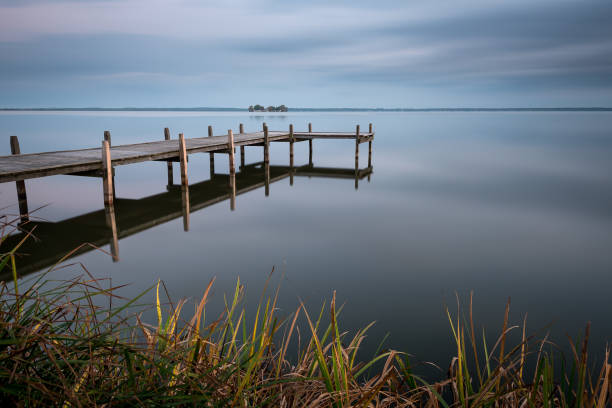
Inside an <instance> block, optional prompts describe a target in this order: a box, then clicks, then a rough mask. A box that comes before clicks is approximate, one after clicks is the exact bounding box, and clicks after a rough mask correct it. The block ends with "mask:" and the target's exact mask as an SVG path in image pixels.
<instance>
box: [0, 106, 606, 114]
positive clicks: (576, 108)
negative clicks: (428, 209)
mask: <svg viewBox="0 0 612 408" xmlns="http://www.w3.org/2000/svg"><path fill="white" fill-rule="evenodd" d="M0 111H4V112H11V111H12V112H15V111H17V112H19V111H22V112H23V111H68V112H69V111H75V112H79V111H81V112H83V111H100V112H104V111H107V112H113V111H127V112H129V111H140V112H147V111H150V112H155V111H183V112H202V111H208V112H224V111H225V112H249V110H248V108H236V107H206V106H194V107H163V108H160V107H114V108H113V107H81V108H79V107H29V108H0ZM291 111H294V112H312V111H328V112H329V111H355V112H359V111H362V112H385V111H388V112H426V111H464V112H465V111H612V107H602V106H584V107H579V106H561V107H503V108H492V107H474V108H469V107H446V108H444V107H430V108H354V107H341V108H311V107H301V108H288V112H291ZM250 113H287V112H274V111H270V112H268V111H256V112H250Z"/></svg>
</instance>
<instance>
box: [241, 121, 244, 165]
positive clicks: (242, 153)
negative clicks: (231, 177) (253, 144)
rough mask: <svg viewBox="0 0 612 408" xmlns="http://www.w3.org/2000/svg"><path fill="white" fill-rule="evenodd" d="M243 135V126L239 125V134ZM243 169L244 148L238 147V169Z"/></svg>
mask: <svg viewBox="0 0 612 408" xmlns="http://www.w3.org/2000/svg"><path fill="white" fill-rule="evenodd" d="M243 133H244V125H243V124H242V123H241V124H240V134H243ZM243 167H244V146H240V168H241V169H242V168H243Z"/></svg>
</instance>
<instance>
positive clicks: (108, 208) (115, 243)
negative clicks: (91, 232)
mask: <svg viewBox="0 0 612 408" xmlns="http://www.w3.org/2000/svg"><path fill="white" fill-rule="evenodd" d="M104 213H105V215H106V226H107V227H108V228H110V230H111V236H110V252H111V256H112V258H113V262H119V236H118V234H117V220H116V217H115V206H114V205H113V204H110V205H109V204H105V205H104Z"/></svg>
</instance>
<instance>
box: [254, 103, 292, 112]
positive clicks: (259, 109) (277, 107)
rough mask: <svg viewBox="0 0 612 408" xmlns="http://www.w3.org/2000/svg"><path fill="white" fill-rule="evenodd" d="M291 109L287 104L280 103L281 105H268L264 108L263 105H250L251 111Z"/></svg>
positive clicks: (283, 110)
mask: <svg viewBox="0 0 612 408" xmlns="http://www.w3.org/2000/svg"><path fill="white" fill-rule="evenodd" d="M288 110H289V109H288V108H287V107H286V106H285V105H280V106H272V105H270V106H268V107H267V108H264V107H263V106H262V105H259V104H257V105H255V106H253V105H250V106H249V112H287V111H288Z"/></svg>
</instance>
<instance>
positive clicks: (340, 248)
mask: <svg viewBox="0 0 612 408" xmlns="http://www.w3.org/2000/svg"><path fill="white" fill-rule="evenodd" d="M264 121H265V122H266V123H267V124H268V126H269V128H270V130H285V129H288V127H289V124H290V123H293V124H294V126H295V128H296V131H300V130H302V131H303V130H306V128H307V123H308V122H312V124H313V128H314V129H313V130H314V131H319V130H321V131H353V130H354V128H355V125H356V124H360V125H361V129H363V130H365V129H367V125H368V123H370V122H371V123H373V125H374V128H375V131H376V137H375V140H374V144H373V172H372V174H371V177H370V179H369V180H368V179H367V178H364V179H362V180H360V181H359V186H358V187H359V188H358V189H355V183H354V180H353V179H351V178H336V177H295V180H294V183H293V185H290V181H289V178H283V179H281V180H278V181H276V182H273V183H272V184H271V185H270V194H269V196H268V197H266V195H265V193H264V189H263V188H257V189H254V190H252V191H249V192H246V193H244V194H241V195H239V196H238V197H237V198H236V209H235V211H231V210H230V204H229V202H228V201H227V200H223V201H220V202H218V203H216V204H213V205H210V206H207V207H205V208H202V209H200V210H198V211H194V212H192V213H191V215H190V223H189V231H187V232H185V231H184V228H183V219H182V217H180V216H179V217H176V218H173V219H169V220H165V219H162V220H160V221H159V223H158V224H157V225H154V226H149V227H147V228H146V229H144V230H141V231H135V232H134V233H132V234H131V235H129V236H126V237H124V238H122V239H121V240H120V241H119V261H118V262H113V261H112V259H111V257H110V256H109V255H108V254H105V253H103V252H101V251H90V252H87V253H84V254H81V255H79V256H77V257H75V258H73V259H72V260H71V261H70V262H73V261H74V262H80V263H82V264H83V265H85V266H86V267H87V270H88V271H89V272H91V273H92V274H93V275H94V276H97V277H101V278H112V282H113V284H129V286H127V287H126V288H124V289H122V291H121V293H122V294H124V295H125V296H134V295H135V294H137V293H139V292H140V291H142V290H144V289H146V288H148V287H150V286H151V285H153V284H154V283H155V282H156V280H157V279H158V278H159V279H162V280H163V281H164V282H165V284H166V286H167V288H168V291H169V293H170V294H171V296H172V297H173V299H174V300H176V299H178V298H183V297H187V298H192V299H197V298H199V297H200V296H201V295H202V293H203V291H204V289H205V287H206V285H207V283H208V282H209V280H210V279H211V278H212V277H216V283H215V286H214V288H215V290H214V299H215V301H214V302H213V304H212V305H211V308H212V309H213V310H218V309H219V307H220V305H221V302H222V295H223V294H224V293H230V292H232V291H233V287H234V286H235V284H236V280H237V278H238V277H239V278H240V280H241V282H242V283H244V284H245V285H246V287H247V305H255V304H256V303H257V302H258V300H259V296H260V294H261V292H262V290H263V288H264V285H265V281H266V279H267V277H268V275H269V274H270V272H271V270H272V268H273V267H274V268H275V273H274V275H273V278H272V282H273V286H274V285H277V284H280V285H281V296H280V302H279V305H280V308H281V311H280V313H281V315H282V314H285V315H286V314H288V313H290V312H292V311H293V310H294V309H295V308H296V307H297V305H298V304H299V302H300V300H301V301H304V303H305V304H306V305H308V307H309V310H310V312H311V314H317V313H318V308H319V307H320V305H321V304H322V303H323V301H324V300H327V301H329V300H330V298H331V296H332V293H333V291H334V290H335V291H337V297H338V301H339V302H340V303H344V304H345V306H344V309H343V311H342V314H341V319H340V321H341V324H342V325H343V326H344V328H345V329H347V330H351V331H352V332H354V331H355V330H356V329H357V328H360V327H363V326H365V325H366V324H368V323H370V322H372V321H376V324H375V326H374V328H373V329H371V331H370V336H369V338H368V340H367V342H366V343H367V344H366V346H365V347H366V349H365V350H372V351H373V350H374V349H375V348H376V346H378V342H379V341H380V340H381V339H382V338H383V337H384V335H385V334H386V333H387V332H390V337H389V338H388V340H387V343H386V345H387V346H388V347H393V348H396V349H400V350H404V351H408V352H410V353H411V354H413V355H414V356H416V359H418V360H430V361H435V362H438V363H440V364H441V366H443V368H446V367H447V366H448V363H449V357H450V356H452V355H453V353H454V349H453V347H454V346H453V341H452V336H451V331H450V327H449V323H448V319H447V317H446V312H445V306H447V305H448V306H449V307H450V308H451V310H453V311H454V310H455V309H456V295H457V296H459V298H460V299H462V300H463V301H465V300H466V299H467V298H469V293H470V291H472V290H473V291H474V312H475V318H476V321H477V324H478V327H480V326H481V325H484V326H485V327H487V329H488V330H489V331H490V333H491V334H490V335H489V336H490V338H491V339H492V338H493V336H494V333H498V332H499V330H500V328H501V325H502V323H503V313H504V308H505V304H506V301H507V299H508V298H511V314H510V320H511V322H512V323H513V324H519V323H520V322H521V321H522V319H523V318H524V316H525V314H526V313H528V317H527V328H528V332H532V333H538V334H543V333H545V332H546V331H547V330H550V331H551V333H552V338H553V339H554V340H556V341H558V342H559V344H561V345H563V346H564V345H566V344H567V340H566V338H565V334H566V333H567V334H569V335H571V336H572V337H577V336H578V335H579V334H580V333H581V331H582V330H583V329H584V326H585V324H586V322H587V321H591V322H592V338H593V341H592V346H593V349H592V350H593V352H594V353H598V354H601V353H603V347H604V345H605V342H606V340H612V319H610V312H611V311H612V300H611V297H610V288H611V287H612V160H611V158H612V113H610V112H350V113H316V112H295V113H292V112H289V113H282V114H280V113H279V114H252V113H247V112H244V113H242V112H219V113H217V112H12V113H11V112H4V113H0V133H1V134H2V135H3V136H2V143H1V145H0V154H1V155H7V154H10V149H9V136H10V135H18V136H19V141H20V144H21V152H22V153H33V152H41V151H49V150H62V149H75V148H86V147H98V146H99V145H100V141H101V140H102V138H103V131H104V130H109V131H111V134H112V142H113V145H119V144H127V143H137V142H145V141H152V140H161V139H163V137H164V134H163V128H164V127H169V128H170V131H171V134H172V137H173V138H176V137H177V135H178V133H179V132H183V133H184V134H185V137H201V136H206V134H207V126H208V125H212V126H213V128H214V129H215V132H214V133H215V134H217V135H219V134H225V133H226V132H227V129H230V128H231V129H234V131H237V129H238V124H239V123H244V125H245V130H246V131H247V132H249V131H255V130H260V129H261V126H262V123H263V122H264ZM262 157H263V153H262V148H261V147H246V161H247V163H254V162H259V161H261V160H262ZM237 160H238V161H239V156H237ZM270 160H271V164H272V166H287V165H288V162H289V153H288V144H287V143H273V144H272V147H271V153H270ZM313 161H314V165H315V167H323V168H329V167H333V168H346V169H352V168H353V167H354V142H353V141H347V140H344V141H343V140H330V141H321V140H315V141H314V158H313ZM295 162H296V165H302V164H307V163H308V143H297V144H296V145H295ZM366 165H367V144H362V145H361V162H360V167H362V168H363V167H366ZM227 169H228V163H227V156H225V155H222V154H218V155H216V171H217V172H219V173H227ZM209 176H210V174H209V156H208V154H196V155H192V156H190V160H189V181H190V183H191V184H197V183H199V182H202V181H205V180H208V179H209ZM174 181H175V183H180V175H179V170H178V163H175V164H174ZM115 183H116V195H117V197H118V202H119V204H118V206H117V211H118V214H117V217H118V220H119V223H118V228H119V230H121V228H122V225H121V214H120V211H121V205H120V203H121V201H122V200H123V201H124V202H126V203H129V201H128V199H130V200H140V199H143V198H146V197H150V196H156V195H159V198H154V199H151V200H148V201H146V202H147V203H148V204H147V205H148V206H149V207H150V208H149V209H148V210H147V209H145V208H143V210H142V211H143V213H144V212H147V211H150V210H154V209H155V208H153V207H155V206H157V205H159V206H160V208H161V206H162V205H169V204H167V203H168V202H170V203H171V202H177V203H178V204H177V206H176V211H178V212H179V213H180V199H179V200H178V201H172V200H174V199H175V198H176V197H175V196H172V194H173V193H172V192H167V191H166V184H167V174H166V164H165V163H160V162H147V163H140V164H133V165H127V166H120V167H117V168H116V176H115ZM26 187H27V193H28V200H29V208H30V209H35V208H39V207H42V208H40V209H39V210H37V211H36V212H35V213H34V216H36V217H37V218H39V219H44V220H46V221H49V222H59V221H63V220H67V219H71V218H75V217H80V216H83V215H86V214H90V213H92V212H96V211H99V210H102V209H103V201H102V183H101V180H100V179H96V178H89V177H74V176H52V177H47V178H43V179H34V180H27V181H26ZM164 193H165V195H164ZM179 194H180V193H179ZM166 199H168V200H169V201H164V200H166ZM192 199H193V196H192ZM134 202H135V201H134ZM141 202H144V201H141ZM126 205H127V204H126ZM0 207H2V208H3V212H4V213H10V214H16V213H18V208H17V196H16V192H15V185H14V183H5V184H2V185H0ZM86 220H87V217H84V218H83V222H82V228H81V232H82V233H83V234H84V236H85V237H87V236H88V234H89V233H90V232H91V233H92V234H93V231H94V228H98V229H99V228H100V227H99V226H92V225H90V224H88V223H87V222H86ZM75 222H76V224H75V223H73V224H72V225H73V226H74V225H76V226H77V227H78V226H79V225H81V224H79V223H80V222H81V221H80V220H79V219H77V220H76V221H75ZM67 233H68V232H67ZM67 233H66V234H67ZM93 235H95V234H93ZM93 235H92V236H93ZM54 239H57V240H58V241H61V240H64V239H66V237H65V236H57V237H56V238H54ZM40 245H43V246H44V242H43V243H41V244H40ZM102 249H104V250H106V251H108V250H109V245H106V244H105V245H104V246H103V247H102ZM21 263H22V264H24V265H25V264H27V259H26V258H24V259H22V261H21ZM79 271H80V269H79V267H78V266H73V267H70V268H66V269H63V270H60V271H57V272H56V273H55V275H54V276H55V277H60V278H62V277H71V276H74V275H75V274H77V273H79ZM30 276H31V275H30ZM149 299H152V297H149ZM249 310H252V309H249ZM185 313H186V314H187V315H188V314H189V313H190V312H189V311H187V312H185ZM209 316H211V315H209ZM211 318H212V317H209V319H211ZM304 329H306V328H305V327H304ZM477 330H480V329H477Z"/></svg>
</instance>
